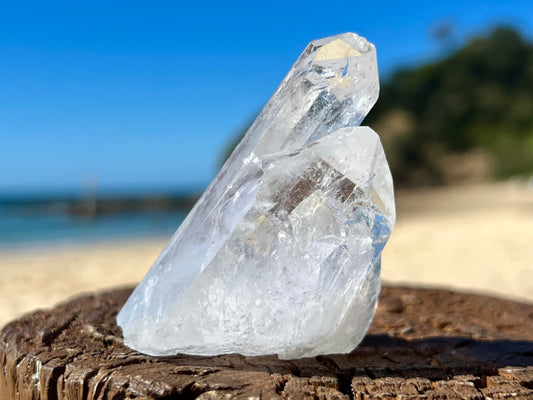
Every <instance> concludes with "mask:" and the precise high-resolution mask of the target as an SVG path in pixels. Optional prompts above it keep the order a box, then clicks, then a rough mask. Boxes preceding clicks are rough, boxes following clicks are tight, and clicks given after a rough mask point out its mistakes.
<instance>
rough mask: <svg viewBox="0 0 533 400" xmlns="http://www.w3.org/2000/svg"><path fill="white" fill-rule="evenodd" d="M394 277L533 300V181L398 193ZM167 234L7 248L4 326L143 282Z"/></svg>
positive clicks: (0, 266)
mask: <svg viewBox="0 0 533 400" xmlns="http://www.w3.org/2000/svg"><path fill="white" fill-rule="evenodd" d="M397 207H398V222H397V224H396V227H395V229H394V232H393V234H392V237H391V239H390V241H389V244H388V245H387V247H386V248H385V251H384V253H383V263H382V277H383V280H384V281H385V282H387V283H394V284H408V285H416V286H425V287H428V286H429V287H445V288H452V289H458V290H461V291H474V292H478V293H488V294H492V295H496V296H499V297H504V298H510V299H516V300H521V301H528V302H533V279H532V276H533V189H532V188H531V187H530V186H527V185H526V184H524V183H500V184H484V185H474V186H462V187H446V188H437V189H427V190H416V191H408V192H407V191H406V192H404V191H400V192H398V193H397ZM167 240H168V238H157V239H151V240H143V241H139V240H136V241H117V242H110V243H99V244H86V245H81V244H80V245H76V246H69V247H54V248H43V247H36V248H32V249H31V250H30V249H25V250H21V249H14V250H0V288H1V289H0V326H2V325H3V324H4V323H6V322H8V321H9V320H11V319H14V318H16V317H18V316H20V315H21V314H23V313H26V312H30V311H32V310H35V309H38V308H46V307H50V306H52V305H54V304H56V303H58V302H60V301H64V300H66V299H67V298H69V297H72V296H75V295H78V294H80V293H84V292H92V291H97V290H101V289H108V288H112V287H117V286H124V285H130V284H135V283H137V282H138V281H139V280H141V279H142V277H143V276H144V275H145V273H146V272H147V271H148V269H149V268H150V266H151V264H152V263H153V261H154V260H155V258H156V257H157V255H158V254H159V252H160V251H161V250H162V248H163V247H164V245H165V244H166V242H167Z"/></svg>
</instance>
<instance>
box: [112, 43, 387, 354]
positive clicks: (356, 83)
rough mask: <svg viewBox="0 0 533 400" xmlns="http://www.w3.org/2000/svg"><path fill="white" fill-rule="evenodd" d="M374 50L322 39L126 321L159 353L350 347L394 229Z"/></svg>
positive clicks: (159, 263)
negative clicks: (373, 122) (365, 123)
mask: <svg viewBox="0 0 533 400" xmlns="http://www.w3.org/2000/svg"><path fill="white" fill-rule="evenodd" d="M378 91H379V84H378V74H377V66H376V54H375V49H374V46H373V45H372V44H370V43H368V42H367V41H366V40H365V39H363V38H361V37H359V36H357V35H355V34H353V33H345V34H342V35H338V36H334V37H330V38H326V39H321V40H317V41H314V42H312V43H311V44H309V46H308V47H307V48H306V49H305V51H304V52H303V53H302V55H301V56H300V58H299V59H298V60H297V61H296V63H295V65H294V66H293V67H292V69H291V70H290V71H289V73H288V75H287V77H286V78H285V79H284V80H283V82H282V83H281V85H280V86H279V88H278V89H277V91H276V92H275V93H274V95H273V96H272V98H271V99H270V101H269V102H268V104H267V105H266V106H265V108H264V109H263V111H262V112H261V114H260V115H259V116H258V118H257V119H256V120H255V122H254V123H253V125H252V126H251V128H250V129H249V131H248V132H247V134H246V136H245V137H244V139H243V140H242V141H241V143H240V144H239V146H237V148H236V150H235V151H234V152H233V154H232V155H231V157H230V158H229V159H228V161H227V162H226V164H225V165H224V166H223V167H222V170H221V171H220V172H219V174H218V175H217V177H216V178H215V180H214V181H213V182H212V184H211V185H210V186H209V187H208V189H207V190H206V191H205V192H204V194H203V195H202V197H201V198H200V200H199V201H198V202H197V204H196V205H195V206H194V208H193V209H192V211H191V212H190V213H189V215H188V216H187V218H186V219H185V221H184V222H183V223H182V225H181V226H180V228H179V229H178V230H177V232H176V233H175V234H174V236H173V237H172V239H171V240H170V242H169V244H168V245H167V247H166V248H165V249H164V250H163V252H162V253H161V255H160V256H159V258H158V259H157V260H156V262H155V263H154V265H153V267H152V269H150V271H149V272H148V274H147V275H146V277H145V278H144V279H143V281H142V282H141V283H140V284H139V286H138V287H137V288H136V289H135V291H134V292H133V294H132V295H131V297H130V298H129V300H128V301H127V302H126V304H125V305H124V308H123V309H122V310H121V312H120V314H119V315H118V323H119V325H120V326H121V327H122V330H123V333H124V338H125V343H126V344H127V345H128V346H130V347H132V348H134V349H136V350H138V351H140V352H143V353H147V354H152V355H172V354H176V353H188V354H198V355H216V354H222V353H241V354H245V355H262V354H278V355H279V356H280V357H282V358H294V357H307V356H315V355H318V354H326V353H345V352H349V351H351V350H352V349H353V348H354V347H355V346H356V345H357V344H358V343H359V342H360V341H361V339H362V338H363V336H364V334H365V333H366V331H367V329H368V327H369V325H370V322H371V320H372V317H373V315H374V310H375V307H376V300H377V296H378V293H379V288H380V279H379V272H380V262H381V251H382V249H383V247H384V246H385V243H386V242H387V239H388V237H389V235H390V232H391V229H392V227H393V225H394V222H395V209H394V195H393V186H392V178H391V175H390V171H389V168H388V165H387V161H386V159H385V155H384V153H383V148H382V146H381V143H380V140H379V137H378V135H377V134H376V133H375V132H374V131H372V130H371V129H370V128H368V127H358V125H359V124H360V122H361V121H362V120H363V118H364V117H365V115H366V114H367V113H368V111H369V110H370V108H371V107H372V106H373V104H374V103H375V101H376V100H377V96H378Z"/></svg>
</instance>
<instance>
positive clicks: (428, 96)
mask: <svg viewBox="0 0 533 400" xmlns="http://www.w3.org/2000/svg"><path fill="white" fill-rule="evenodd" d="M364 124H365V125H367V124H368V125H371V126H372V127H374V128H375V130H376V131H378V132H379V133H380V134H381V135H382V140H383V142H384V146H385V148H386V152H387V155H388V157H389V159H390V163H391V168H392V170H393V175H394V176H395V180H396V182H397V183H398V184H400V185H402V184H404V185H405V184H420V183H446V182H447V181H453V179H454V175H453V171H457V170H460V169H461V168H463V167H464V168H463V169H466V170H468V169H469V168H470V169H472V171H466V174H467V175H468V174H469V173H470V174H472V175H476V174H477V175H484V176H483V177H495V178H502V177H508V176H512V175H516V174H532V173H533V44H532V43H529V42H527V41H526V40H524V39H523V38H522V37H521V36H520V34H519V33H518V32H516V31H515V30H513V29H510V28H503V27H500V28H496V29H494V30H493V31H492V32H490V34H488V35H487V36H485V37H476V38H474V39H472V40H470V41H469V42H468V43H467V44H466V45H465V46H464V47H462V48H460V49H458V50H457V51H455V52H454V53H453V54H450V55H449V56H448V57H446V58H445V59H442V60H440V61H438V62H435V63H431V64H427V65H422V66H418V67H415V68H410V69H402V70H399V71H397V72H396V73H395V74H394V75H393V76H392V77H391V78H390V79H389V80H388V81H387V82H385V83H384V84H382V88H381V94H380V99H379V101H378V103H377V104H376V106H375V107H374V109H373V110H372V112H371V114H370V115H369V116H368V117H367V119H366V121H365V123H364ZM472 160H474V161H475V160H477V161H479V162H473V163H472ZM461 164H464V165H461ZM480 164H481V165H480ZM476 165H477V167H476ZM476 168H477V172H476ZM480 168H481V171H480Z"/></svg>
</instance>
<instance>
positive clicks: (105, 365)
mask: <svg viewBox="0 0 533 400" xmlns="http://www.w3.org/2000/svg"><path fill="white" fill-rule="evenodd" d="M130 292H131V289H129V288H128V289H120V290H114V291H110V292H104V293H99V294H96V295H85V296H83V297H79V298H77V299H74V300H71V301H70V302H68V303H65V304H63V305H60V306H58V307H56V308H54V309H52V310H46V311H39V312H35V313H33V314H29V315H27V316H24V317H22V318H20V319H18V320H16V321H14V322H12V323H10V324H8V325H6V326H5V327H4V329H3V330H2V332H1V334H0V364H1V365H0V399H1V400H11V399H21V400H26V399H42V400H56V399H62V400H63V399H64V400H96V399H100V400H111V399H113V400H119V399H178V398H183V399H230V398H232V399H233V398H234V399H241V398H242V399H350V398H355V399H395V398H398V399H489V398H490V399H511V398H512V399H533V305H528V304H521V303H516V302H512V301H506V300H501V299H496V298H491V297H486V296H477V295H471V294H462V293H453V292H450V291H445V290H435V289H412V288H401V287H385V288H384V289H383V290H382V293H381V297H380V303H379V307H378V311H377V314H376V317H375V319H374V322H373V324H372V327H371V328H370V331H369V333H368V335H367V336H366V338H365V340H364V341H363V343H362V344H361V345H360V346H359V347H358V348H357V349H356V350H355V351H353V352H352V353H350V354H345V355H333V354H329V355H323V356H318V357H314V358H305V359H296V360H279V359H278V358H277V357H276V356H274V355H271V356H261V357H245V356H242V355H238V354H230V355H220V356H216V357H194V356H187V355H177V356H174V357H159V358H157V357H150V356H145V355H142V354H139V353H137V352H135V351H133V350H130V349H128V348H127V347H125V346H124V344H123V340H122V335H121V331H120V328H119V327H118V326H117V324H116V321H115V318H116V315H117V313H118V311H119V310H120V308H121V306H122V304H123V303H124V302H125V300H126V299H127V297H128V295H129V294H130Z"/></svg>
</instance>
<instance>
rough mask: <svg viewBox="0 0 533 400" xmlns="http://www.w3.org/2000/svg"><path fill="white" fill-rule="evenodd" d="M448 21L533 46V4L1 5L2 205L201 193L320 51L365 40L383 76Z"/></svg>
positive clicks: (461, 32)
mask: <svg viewBox="0 0 533 400" xmlns="http://www.w3.org/2000/svg"><path fill="white" fill-rule="evenodd" d="M443 21H450V22H452V24H453V26H454V28H455V34H454V37H456V39H457V40H458V41H459V42H460V41H461V40H465V38H468V37H469V36H471V35H473V34H476V33H482V32H486V31H487V30H488V29H490V27H491V26H494V25H496V24H498V23H505V24H512V25H513V26H515V27H517V28H518V29H519V30H521V31H522V32H523V33H524V34H525V35H527V36H528V37H529V38H531V37H533V2H531V1H523V0H522V1H513V0H510V1H505V2H504V1H490V0H489V1H487V0H485V1H477V0H476V1H458V0H449V1H447V2H427V1H411V2H397V1H395V2H392V1H382V2H380V1H365V2H359V1H344V2H319V1H314V0H310V1H305V2H304V1H292V2H290V1H268V2H254V1H216V2H215V1H214V2H210V1H195V2H192V1H190V2H181V1H157V0H151V1H135V0H129V1H112V0H107V1H99V0H94V1H91V2H85V1H65V2H58V1H47V2H42V1H18V2H0V194H1V193H4V194H6V193H23V192H54V191H56V192H63V191H70V192H76V191H80V190H83V188H84V186H85V185H87V184H88V182H95V181H98V184H99V187H100V189H101V190H102V191H109V190H119V191H163V190H179V189H181V188H201V187H203V186H204V185H206V184H207V183H209V181H210V180H211V179H212V178H213V177H214V175H215V174H216V171H217V169H218V166H219V162H220V158H221V155H222V153H223V151H224V148H225V146H227V144H228V143H229V142H231V138H232V136H234V135H235V134H236V132H238V131H239V130H240V129H241V128H242V127H243V125H244V124H245V122H246V121H247V120H249V118H250V116H251V115H252V114H254V113H255V112H257V111H258V110H259V109H260V108H261V107H262V106H263V105H264V103H265V102H266V101H267V100H268V98H269V97H270V95H271V94H272V93H273V92H274V90H275V89H276V87H277V85H278V84H279V83H280V81H281V80H282V79H283V77H284V76H285V74H286V73H287V71H288V70H289V68H290V67H291V65H292V64H293V63H294V61H295V60H296V58H297V57H298V55H299V54H300V52H301V51H302V50H303V49H304V48H305V46H306V45H307V43H308V42H309V41H311V40H314V39H317V38H321V37H325V36H330V35H334V34H338V33H342V32H346V31H353V32H356V33H359V34H360V35H362V36H365V37H366V38H367V39H368V40H370V41H371V42H373V43H374V44H375V45H376V47H377V51H378V60H379V68H380V71H381V76H382V78H383V77H386V76H387V74H390V72H391V71H393V70H394V69H395V68H397V67H398V66H399V65H414V64H416V63H419V62H423V61H425V60H430V59H433V58H435V57H438V56H439V55H441V54H442V51H443V49H442V46H440V45H439V44H438V43H436V42H435V41H434V40H432V39H431V37H430V35H429V31H430V30H431V28H432V27H435V26H436V25H437V24H439V23H442V22H443ZM495 56H497V52H496V51H495Z"/></svg>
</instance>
